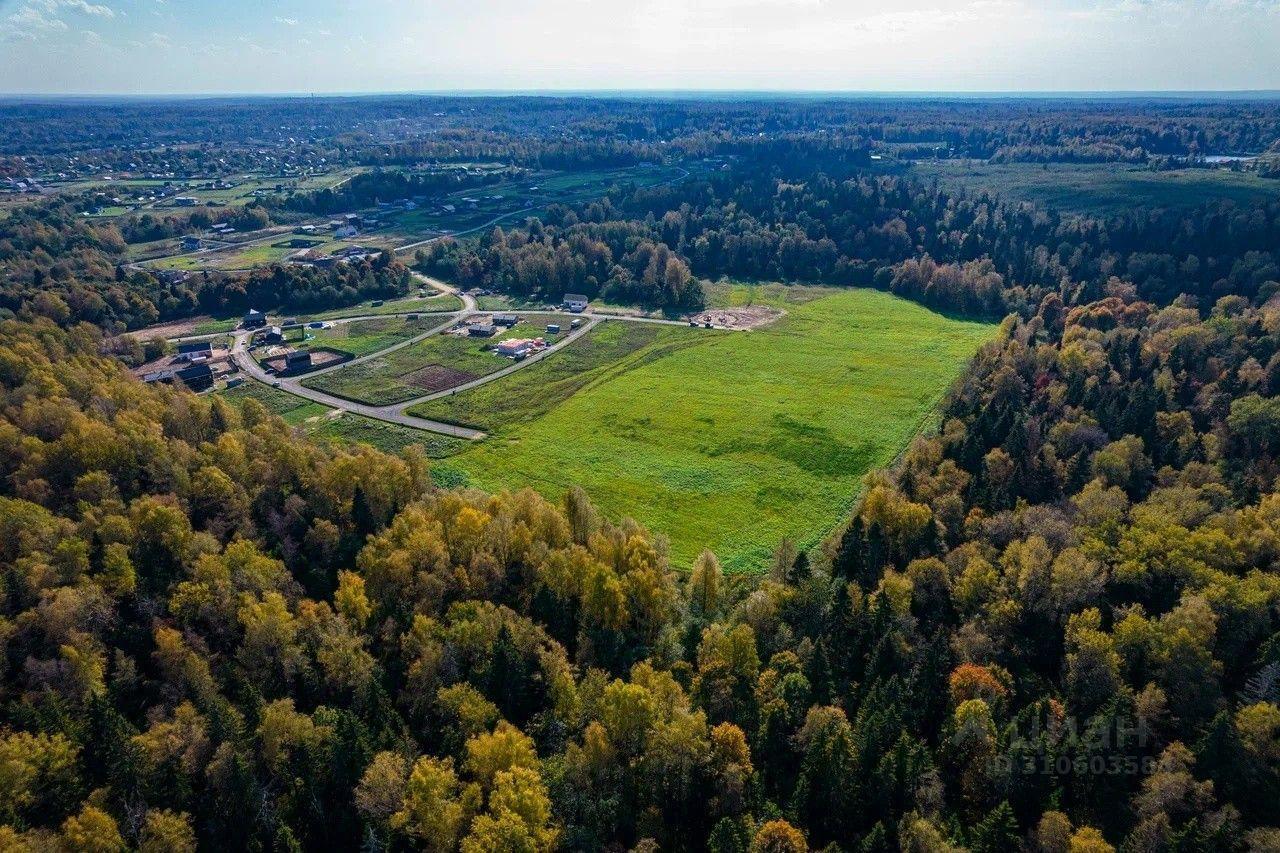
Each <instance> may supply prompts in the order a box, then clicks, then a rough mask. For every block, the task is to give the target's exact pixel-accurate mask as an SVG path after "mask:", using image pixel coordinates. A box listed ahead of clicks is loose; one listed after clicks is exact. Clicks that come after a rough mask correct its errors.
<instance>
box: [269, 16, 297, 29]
mask: <svg viewBox="0 0 1280 853" xmlns="http://www.w3.org/2000/svg"><path fill="white" fill-rule="evenodd" d="M275 20H276V23H277V24H284V25H285V26H286V27H296V26H298V19H297V18H282V17H280V16H279V15H276V18H275Z"/></svg>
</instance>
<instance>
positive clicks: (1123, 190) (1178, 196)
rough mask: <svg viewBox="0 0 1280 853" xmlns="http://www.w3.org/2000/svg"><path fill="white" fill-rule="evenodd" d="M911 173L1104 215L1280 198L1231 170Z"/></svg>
mask: <svg viewBox="0 0 1280 853" xmlns="http://www.w3.org/2000/svg"><path fill="white" fill-rule="evenodd" d="M908 174H914V175H918V176H920V177H922V178H926V179H931V178H937V179H938V180H939V181H940V182H941V183H943V184H944V185H950V186H962V187H964V188H966V189H969V190H989V191H991V192H993V193H995V194H997V195H999V196H1000V197H1001V198H1003V199H1006V200H1008V201H1030V202H1035V203H1038V204H1043V205H1045V206H1046V207H1051V208H1054V209H1056V210H1060V211H1063V212H1065V213H1078V214H1093V215H1102V216H1106V215H1111V214H1116V213H1120V212H1123V211H1125V210H1131V209H1133V208H1134V207H1138V206H1145V207H1166V208H1187V207H1194V206H1196V205H1199V204H1203V203H1205V202H1211V201H1218V200H1221V199H1228V200H1231V201H1235V202H1237V203H1238V204H1250V203H1253V202H1256V201H1258V200H1269V199H1275V198H1280V181H1276V180H1269V179H1267V178H1262V177H1259V176H1258V175H1256V174H1253V173H1251V172H1232V171H1230V170H1228V169H1179V170H1176V171H1170V172H1152V171H1148V170H1146V169H1143V168H1142V167H1140V166H1130V165H1125V164H1119V163H1098V164H1071V163H1048V164H1042V163H985V162H983V161H980V160H923V161H919V162H917V163H914V164H912V166H911V167H910V169H909V171H908Z"/></svg>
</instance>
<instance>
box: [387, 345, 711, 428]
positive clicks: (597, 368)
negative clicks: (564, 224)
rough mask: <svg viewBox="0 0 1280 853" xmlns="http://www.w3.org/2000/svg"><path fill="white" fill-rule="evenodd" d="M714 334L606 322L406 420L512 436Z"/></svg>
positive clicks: (428, 404)
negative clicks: (586, 393)
mask: <svg viewBox="0 0 1280 853" xmlns="http://www.w3.org/2000/svg"><path fill="white" fill-rule="evenodd" d="M713 334H718V333H716V332H706V331H702V330H699V329H688V328H682V327H680V326H659V325H650V324H648V323H624V322H621V321H616V320H615V321H606V322H604V323H601V324H600V325H598V326H596V327H595V328H594V329H592V330H591V331H590V332H588V333H587V334H586V336H584V337H583V338H582V339H581V340H578V341H575V342H574V343H573V344H572V345H570V346H568V347H566V348H565V349H563V350H560V351H559V352H556V353H555V354H553V355H551V356H548V357H547V358H545V359H543V360H542V361H539V362H538V363H537V364H532V365H530V366H528V367H526V368H525V369H523V370H520V371H517V372H515V373H513V374H511V376H509V377H503V378H502V379H500V380H497V381H494V382H490V383H489V384H487V385H481V386H479V387H478V388H473V389H471V390H470V391H464V392H461V393H459V394H451V395H450V396H448V397H440V398H439V399H436V400H430V401H428V402H426V403H419V404H418V405H417V406H414V407H413V408H412V409H410V410H409V413H410V414H413V415H419V416H421V417H424V418H430V419H432V420H438V421H445V422H447V423H455V424H461V425H462V426H470V427H475V428H477V429H481V430H484V431H486V432H489V433H492V434H494V435H506V436H516V435H519V433H520V431H521V429H523V427H524V425H525V424H528V423H529V422H530V421H533V420H536V419H537V418H539V417H541V416H542V415H545V414H546V413H547V412H549V411H551V410H552V409H553V408H555V406H556V405H558V404H559V403H561V402H563V401H565V400H567V399H569V397H571V396H573V395H574V394H576V393H577V392H579V391H581V390H582V389H584V388H587V387H588V386H591V385H596V384H598V383H600V382H603V381H607V380H608V379H609V378H610V377H613V376H618V375H620V374H622V373H625V372H626V371H628V370H631V369H633V368H635V367H636V366H638V365H640V364H644V363H646V362H649V361H653V360H655V359H657V358H661V357H662V356H664V355H669V354H670V353H672V352H674V351H675V350H677V349H679V348H681V347H685V346H689V345H691V344H693V343H696V342H697V341H699V340H702V339H703V337H704V336H706V335H713Z"/></svg>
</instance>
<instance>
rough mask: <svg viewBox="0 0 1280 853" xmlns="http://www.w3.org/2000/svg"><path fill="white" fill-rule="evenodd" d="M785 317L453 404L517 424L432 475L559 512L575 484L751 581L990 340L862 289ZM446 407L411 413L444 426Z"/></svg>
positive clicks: (677, 547) (902, 436)
mask: <svg viewBox="0 0 1280 853" xmlns="http://www.w3.org/2000/svg"><path fill="white" fill-rule="evenodd" d="M806 290H807V291H810V293H805V294H804V295H805V296H808V295H811V291H812V289H806ZM728 292H729V293H732V292H733V290H732V289H729V291H728ZM787 312H788V313H787V315H786V316H785V317H784V318H783V319H781V320H779V321H778V322H777V323H776V324H774V325H772V326H768V327H765V328H762V329H757V330H754V331H751V332H721V333H711V332H705V331H702V332H699V331H697V330H693V329H683V330H682V329H680V327H674V326H672V327H665V328H669V329H671V330H672V332H680V331H684V332H685V333H686V334H687V335H688V336H689V338H688V339H685V341H682V343H684V345H675V346H672V345H671V344H672V343H673V342H675V341H679V340H680V339H679V338H676V337H667V336H666V334H663V333H659V335H658V336H657V337H656V338H655V339H654V341H653V342H651V343H650V344H648V345H646V346H644V347H642V348H641V349H639V350H635V351H633V352H632V354H631V355H629V356H626V357H625V359H622V360H619V361H618V362H617V363H616V364H611V363H606V364H604V365H603V366H599V367H596V368H595V369H594V372H593V374H592V376H591V377H590V379H588V381H587V382H585V383H584V384H583V385H582V386H581V387H580V388H575V387H572V384H569V385H566V384H565V382H566V380H565V379H564V378H563V377H561V378H560V379H558V380H557V379H556V378H555V377H554V376H549V375H547V374H548V373H550V371H551V368H552V365H553V363H554V362H555V361H556V359H557V357H559V356H557V357H553V358H551V359H548V360H547V362H546V364H539V365H534V366H533V367H530V368H528V369H526V370H522V371H517V372H515V373H513V374H511V376H508V377H504V378H502V379H500V380H497V381H496V382H494V383H491V384H490V385H487V386H483V387H482V388H480V389H475V390H473V391H469V392H464V393H463V394H459V395H457V399H453V400H451V401H450V402H449V403H448V405H449V407H450V408H451V409H452V413H453V414H452V416H451V417H450V419H457V420H474V421H475V422H476V423H477V424H479V423H482V422H483V423H484V425H486V426H491V424H490V423H489V422H488V421H489V419H490V418H492V419H493V420H495V421H496V419H497V417H498V414H507V415H511V416H513V417H515V418H517V419H520V418H528V419H529V420H528V422H527V423H523V424H522V425H521V426H520V428H518V429H512V430H509V431H508V430H505V429H503V428H498V431H497V434H495V435H494V436H493V437H491V438H490V439H489V440H487V441H484V442H482V443H480V444H477V445H472V446H470V447H468V448H467V449H465V450H464V451H463V452H462V453H461V454H459V455H458V456H456V457H453V458H451V459H449V460H447V461H446V462H444V463H441V468H440V469H438V470H439V473H440V479H441V480H442V481H451V482H458V481H463V482H470V483H472V484H474V485H478V486H481V487H483V488H487V489H499V488H504V487H518V486H521V485H533V486H534V487H535V488H537V489H539V490H540V491H542V492H543V493H545V494H547V495H548V496H549V497H552V498H555V499H558V498H559V497H560V496H561V495H563V493H564V491H565V490H566V489H567V488H568V487H569V486H571V485H575V484H577V485H581V486H583V487H584V488H586V489H587V491H588V492H589V493H590V494H591V495H592V497H593V498H594V499H595V500H596V501H597V503H598V504H599V505H600V506H601V507H602V508H603V509H604V510H605V511H606V512H607V513H608V514H610V515H612V516H615V517H616V516H621V515H630V516H633V517H635V518H636V519H638V520H639V521H641V522H643V523H644V524H646V525H648V526H649V527H651V528H652V529H653V530H655V531H658V532H660V533H663V534H666V535H668V536H669V537H670V538H671V553H672V558H673V560H674V562H675V564H676V565H677V566H682V567H687V566H689V565H690V564H691V563H692V560H693V558H694V557H695V556H696V554H697V553H698V552H699V551H700V550H701V549H702V548H704V547H709V548H711V549H713V550H714V551H715V552H716V553H717V554H719V555H720V557H721V559H722V560H723V561H724V563H725V565H726V567H727V568H728V569H729V570H732V571H756V570H760V569H762V568H764V567H765V566H766V565H767V564H768V560H769V556H770V554H771V553H772V551H773V550H774V548H775V547H776V546H777V544H778V543H779V541H780V540H781V539H782V538H783V537H789V538H791V539H793V540H794V541H796V542H797V543H799V544H800V545H802V546H806V547H807V546H811V545H813V544H815V543H816V542H817V541H818V540H820V539H821V538H822V537H823V536H824V535H825V534H826V533H827V532H828V531H830V530H831V529H832V528H833V527H834V526H835V525H836V524H837V523H839V521H840V520H841V519H842V518H843V517H844V516H845V514H847V512H848V510H849V508H850V506H851V505H852V503H853V501H854V500H855V498H856V496H857V493H858V491H859V489H860V487H861V483H862V479H863V477H864V475H865V474H866V473H867V472H868V471H869V470H871V469H873V468H875V467H878V466H881V465H884V464H886V463H888V462H890V461H892V459H893V458H894V457H895V456H896V455H897V453H898V452H899V451H900V450H901V449H902V448H903V447H904V446H906V444H907V443H908V442H909V441H910V439H911V438H912V436H914V435H915V434H916V432H917V431H918V430H919V429H920V428H921V426H922V424H924V423H925V422H926V421H928V419H930V418H931V417H933V412H934V407H935V404H936V403H937V401H938V400H939V399H940V397H941V396H942V395H943V393H944V392H945V391H946V389H947V388H948V387H949V386H950V384H951V382H952V381H953V380H954V379H955V377H956V376H957V375H958V374H959V373H960V371H961V370H962V369H963V367H964V365H965V364H967V363H968V361H969V359H970V358H971V357H972V356H973V354H974V352H975V351H976V350H977V348H978V347H979V346H980V345H981V344H982V343H983V342H984V341H986V340H988V339H989V338H990V337H991V336H992V335H993V334H994V331H995V327H994V326H992V325H989V324H985V323H978V322H967V321H960V320H954V319H949V318H946V317H943V316H941V315H939V314H935V313H933V312H931V311H928V310H926V309H924V308H921V307H920V306H918V305H915V304H913V303H910V302H907V301H905V300H901V299H897V298H895V297H893V296H889V295H887V294H884V293H880V292H877V291H872V290H848V291H838V292H831V291H828V295H826V296H823V297H821V298H817V299H811V300H809V301H801V302H789V301H788V302H787ZM611 325H612V324H606V325H605V327H603V328H604V329H609V327H610V326H611ZM609 331H610V332H613V330H612V329H609ZM626 333H627V334H630V332H626ZM575 348H576V347H569V348H568V349H567V350H565V352H564V353H561V354H559V355H561V356H563V355H571V354H572V353H573V351H574V349H575ZM339 372H341V371H339ZM480 392H483V394H484V395H485V396H484V397H483V398H481V397H480V396H479V394H480ZM466 394H476V395H477V399H476V400H475V401H474V402H471V403H468V402H466V401H465V400H464V399H463V397H464V396H465V395H466ZM539 395H543V397H544V398H545V399H542V398H540V396H539ZM503 400H508V401H510V402H508V403H503V402H501V401H503ZM442 402H443V401H436V402H435V403H432V404H431V405H430V406H424V407H420V409H415V413H417V412H418V411H422V413H426V412H427V411H430V412H431V413H432V414H434V415H441V414H443V413H445V412H446V411H448V410H447V409H445V408H444V406H443V405H441V406H437V405H436V403H442ZM503 405H505V406H507V410H506V411H505V412H502V413H495V414H494V415H493V416H488V415H485V414H483V410H484V408H485V407H486V406H503Z"/></svg>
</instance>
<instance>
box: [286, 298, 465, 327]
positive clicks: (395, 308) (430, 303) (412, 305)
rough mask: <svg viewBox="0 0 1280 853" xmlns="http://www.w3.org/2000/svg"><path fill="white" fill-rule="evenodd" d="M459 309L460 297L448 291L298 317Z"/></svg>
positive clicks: (364, 303) (362, 304)
mask: <svg viewBox="0 0 1280 853" xmlns="http://www.w3.org/2000/svg"><path fill="white" fill-rule="evenodd" d="M461 310H462V300H461V299H459V298H458V297H456V296H454V295H452V294H449V293H442V294H440V295H439V296H423V297H417V296H412V297H409V298H407V299H388V300H386V301H384V302H383V303H382V304H381V305H372V304H370V303H368V302H362V303H360V304H359V305H352V306H350V307H348V308H334V309H332V310H330V311H317V312H316V313H314V314H304V315H302V316H301V317H300V319H305V320H330V319H334V318H338V317H352V316H366V315H367V316H377V315H379V314H405V313H412V312H415V311H421V312H422V313H424V314H427V313H436V314H447V313H449V312H451V311H461ZM436 320H437V322H443V320H442V319H440V318H436Z"/></svg>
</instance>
